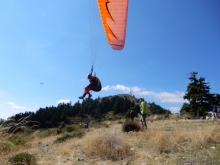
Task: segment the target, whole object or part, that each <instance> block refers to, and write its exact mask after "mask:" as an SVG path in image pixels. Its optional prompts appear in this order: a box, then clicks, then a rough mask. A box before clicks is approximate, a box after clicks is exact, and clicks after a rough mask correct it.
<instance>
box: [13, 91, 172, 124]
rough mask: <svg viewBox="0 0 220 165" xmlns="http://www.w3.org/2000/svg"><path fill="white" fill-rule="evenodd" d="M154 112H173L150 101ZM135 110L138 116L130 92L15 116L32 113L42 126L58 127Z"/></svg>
mask: <svg viewBox="0 0 220 165" xmlns="http://www.w3.org/2000/svg"><path fill="white" fill-rule="evenodd" d="M148 104H149V105H150V106H149V109H150V111H151V113H152V114H170V113H171V112H170V111H169V110H167V109H164V108H162V107H161V106H159V105H157V104H155V103H154V102H152V103H148ZM131 109H132V110H134V112H135V114H136V116H137V114H138V113H139V112H140V108H139V102H138V99H137V98H135V97H134V96H130V95H128V94H121V95H115V96H108V97H103V98H97V99H94V100H93V99H85V100H84V101H83V102H82V103H80V102H79V101H78V102H76V103H75V104H73V105H72V103H71V102H70V103H60V104H58V105H57V106H50V107H45V108H39V109H38V110H37V111H36V112H25V113H19V114H16V115H14V116H13V118H14V119H15V120H17V121H18V120H19V119H20V118H22V117H26V116H29V115H30V120H32V121H38V122H39V123H40V127H41V128H52V127H57V126H59V124H60V123H61V122H64V123H66V124H70V123H75V122H82V121H83V120H87V118H88V116H89V117H90V118H93V119H96V120H102V119H103V118H104V116H105V115H106V114H107V113H108V112H110V111H111V112H113V115H120V116H121V117H124V118H126V117H129V113H130V110H131Z"/></svg>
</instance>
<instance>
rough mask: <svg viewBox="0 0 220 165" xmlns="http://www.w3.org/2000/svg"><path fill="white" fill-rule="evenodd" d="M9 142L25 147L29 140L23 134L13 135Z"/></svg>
mask: <svg viewBox="0 0 220 165" xmlns="http://www.w3.org/2000/svg"><path fill="white" fill-rule="evenodd" d="M8 141H10V142H12V143H13V144H15V145H24V144H25V143H26V142H27V139H26V137H25V136H24V135H22V134H13V135H11V136H9V137H8Z"/></svg>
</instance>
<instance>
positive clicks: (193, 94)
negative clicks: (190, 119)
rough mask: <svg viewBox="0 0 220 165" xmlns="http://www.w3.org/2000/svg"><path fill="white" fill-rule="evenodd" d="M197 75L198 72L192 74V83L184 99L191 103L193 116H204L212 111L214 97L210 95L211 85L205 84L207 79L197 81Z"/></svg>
mask: <svg viewBox="0 0 220 165" xmlns="http://www.w3.org/2000/svg"><path fill="white" fill-rule="evenodd" d="M197 74H198V72H191V74H190V77H189V80H190V81H191V82H190V83H189V84H188V86H187V91H186V94H185V95H184V97H183V98H184V99H187V100H188V101H189V107H190V113H191V114H192V115H193V116H196V115H199V116H202V115H204V114H205V112H208V111H210V109H211V105H212V101H213V97H214V95H213V94H210V92H209V91H210V87H209V83H207V82H205V78H204V77H200V78H199V79H197V77H196V75H197Z"/></svg>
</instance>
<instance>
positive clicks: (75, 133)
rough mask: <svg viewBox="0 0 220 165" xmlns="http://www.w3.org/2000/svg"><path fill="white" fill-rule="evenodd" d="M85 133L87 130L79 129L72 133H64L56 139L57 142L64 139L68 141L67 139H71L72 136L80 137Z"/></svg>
mask: <svg viewBox="0 0 220 165" xmlns="http://www.w3.org/2000/svg"><path fill="white" fill-rule="evenodd" d="M84 135H85V132H83V131H82V130H79V131H75V132H73V133H72V134H64V135H62V136H61V137H58V138H57V139H56V140H55V143H62V142H64V141H66V140H67V139H70V138H74V137H78V138H81V137H83V136H84Z"/></svg>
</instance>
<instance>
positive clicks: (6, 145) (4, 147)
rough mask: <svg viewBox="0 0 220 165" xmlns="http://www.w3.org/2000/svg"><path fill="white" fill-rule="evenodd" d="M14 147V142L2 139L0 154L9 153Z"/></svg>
mask: <svg viewBox="0 0 220 165" xmlns="http://www.w3.org/2000/svg"><path fill="white" fill-rule="evenodd" d="M14 149H15V146H14V144H13V143H11V142H9V141H0V155H1V154H6V153H9V152H11V151H12V150H14Z"/></svg>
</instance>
